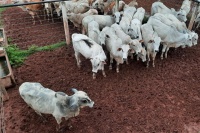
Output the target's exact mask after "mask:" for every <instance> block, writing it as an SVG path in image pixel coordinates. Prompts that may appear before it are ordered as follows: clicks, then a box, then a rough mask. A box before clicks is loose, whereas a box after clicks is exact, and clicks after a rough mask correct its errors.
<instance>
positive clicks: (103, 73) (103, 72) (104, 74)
mask: <svg viewBox="0 0 200 133" xmlns="http://www.w3.org/2000/svg"><path fill="white" fill-rule="evenodd" d="M102 75H103V76H104V77H106V73H105V71H104V64H103V65H102Z"/></svg>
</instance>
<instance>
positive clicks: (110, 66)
mask: <svg viewBox="0 0 200 133" xmlns="http://www.w3.org/2000/svg"><path fill="white" fill-rule="evenodd" d="M112 63H113V56H112V55H111V54H110V65H109V69H110V70H112Z"/></svg>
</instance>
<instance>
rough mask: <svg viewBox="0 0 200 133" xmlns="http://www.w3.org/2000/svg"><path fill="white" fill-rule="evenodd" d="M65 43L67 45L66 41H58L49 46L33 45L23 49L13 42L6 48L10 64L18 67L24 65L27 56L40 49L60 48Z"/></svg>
mask: <svg viewBox="0 0 200 133" xmlns="http://www.w3.org/2000/svg"><path fill="white" fill-rule="evenodd" d="M65 45H66V43H65V42H60V43H56V44H52V45H48V46H42V47H38V46H36V45H32V46H31V47H29V48H28V49H27V50H21V49H20V48H19V47H18V46H17V45H14V44H12V45H9V46H7V47H6V48H5V49H6V52H7V55H8V58H9V61H10V64H11V65H12V66H13V67H18V66H20V65H22V64H23V63H24V61H25V60H26V58H27V57H28V56H29V55H31V54H34V53H36V52H40V51H50V50H54V49H56V48H59V47H62V46H65Z"/></svg>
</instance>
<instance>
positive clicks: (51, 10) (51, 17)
mask: <svg viewBox="0 0 200 133" xmlns="http://www.w3.org/2000/svg"><path fill="white" fill-rule="evenodd" d="M50 6H51V5H50ZM50 11H51V19H52V22H53V23H54V19H53V9H52V8H50Z"/></svg>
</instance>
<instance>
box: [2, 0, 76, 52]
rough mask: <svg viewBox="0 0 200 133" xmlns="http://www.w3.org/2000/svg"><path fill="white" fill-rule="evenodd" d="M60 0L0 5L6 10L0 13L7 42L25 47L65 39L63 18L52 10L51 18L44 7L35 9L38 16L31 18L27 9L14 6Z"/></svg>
mask: <svg viewBox="0 0 200 133" xmlns="http://www.w3.org/2000/svg"><path fill="white" fill-rule="evenodd" d="M60 1H64V0H59V1H58V0H53V1H46V2H44V1H42V2H31V3H23V4H9V5H1V6H0V8H5V7H6V10H5V11H3V12H2V14H1V21H2V22H1V23H3V27H4V30H5V33H6V35H7V38H8V41H9V43H11V44H17V45H18V46H19V47H21V48H27V47H29V46H31V45H37V46H44V45H49V44H53V43H58V42H61V41H65V32H64V26H63V20H62V18H61V17H58V16H57V13H56V12H53V18H52V17H51V15H50V14H49V17H48V15H47V14H46V13H45V9H42V10H39V11H37V14H38V16H39V17H37V15H35V16H34V17H35V18H34V19H33V18H32V16H31V15H30V14H29V13H28V11H23V10H22V9H21V8H19V7H16V6H24V5H33V4H41V3H42V4H43V3H50V2H60ZM52 8H53V10H54V9H55V8H54V7H53V6H52ZM33 20H35V24H33V22H34V21H33ZM52 20H53V21H54V22H53V21H52ZM40 22H41V23H40ZM70 27H72V25H70ZM72 28H73V27H72Z"/></svg>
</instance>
